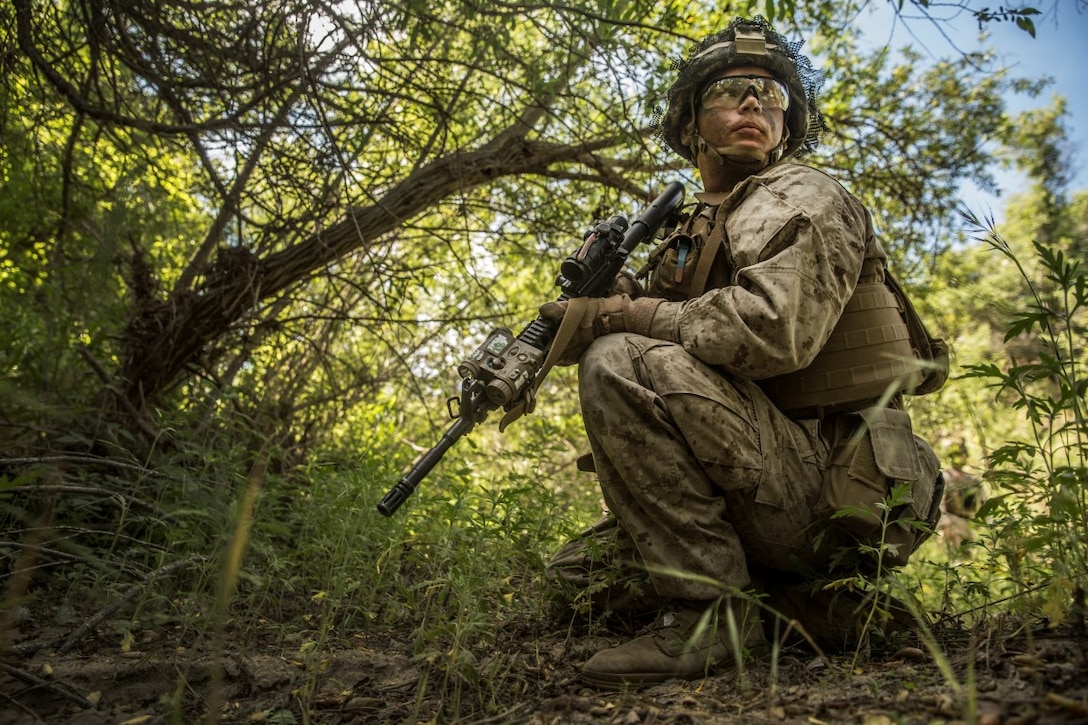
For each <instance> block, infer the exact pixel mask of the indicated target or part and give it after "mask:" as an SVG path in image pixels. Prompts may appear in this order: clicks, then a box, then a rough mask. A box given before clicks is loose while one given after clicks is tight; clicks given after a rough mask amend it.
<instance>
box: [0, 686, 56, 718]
mask: <svg viewBox="0 0 1088 725" xmlns="http://www.w3.org/2000/svg"><path fill="white" fill-rule="evenodd" d="M0 697H2V698H4V699H5V700H7V701H8V702H10V703H11V704H12V705H13V706H14V707H17V708H19V709H20V710H22V711H23V712H25V713H26V714H27V715H29V716H30V717H32V718H34V722H45V720H42V719H41V718H40V717H39V716H38V713H36V712H34V711H33V710H31V709H30V708H29V707H27V706H26V705H24V704H23V703H21V702H19V701H18V700H16V699H15V698H14V697H12V696H11V695H9V694H7V693H6V692H0Z"/></svg>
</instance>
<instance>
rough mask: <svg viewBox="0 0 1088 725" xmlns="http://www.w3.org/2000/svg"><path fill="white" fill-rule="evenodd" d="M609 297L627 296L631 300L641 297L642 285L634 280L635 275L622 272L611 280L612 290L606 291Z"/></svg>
mask: <svg viewBox="0 0 1088 725" xmlns="http://www.w3.org/2000/svg"><path fill="white" fill-rule="evenodd" d="M608 294H610V295H627V296H628V297H630V298H631V299H633V300H637V299H638V298H639V297H641V296H642V285H641V284H639V281H638V280H637V279H635V275H633V274H631V273H630V272H628V271H626V270H624V271H621V272H619V273H618V274H617V275H616V278H615V279H614V280H612V288H611V289H609V290H608Z"/></svg>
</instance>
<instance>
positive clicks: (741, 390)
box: [552, 334, 829, 600]
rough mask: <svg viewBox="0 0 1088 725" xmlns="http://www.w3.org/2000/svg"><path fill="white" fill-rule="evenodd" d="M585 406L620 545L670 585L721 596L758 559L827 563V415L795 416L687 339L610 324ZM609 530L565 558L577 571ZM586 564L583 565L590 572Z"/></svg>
mask: <svg viewBox="0 0 1088 725" xmlns="http://www.w3.org/2000/svg"><path fill="white" fill-rule="evenodd" d="M579 391H580V396H581V403H582V415H583V418H584V421H585V427H586V432H587V434H588V436H589V441H590V447H591V450H592V453H593V459H594V465H595V468H596V471H597V476H598V479H599V480H600V485H601V491H602V494H603V496H604V500H605V502H606V504H607V505H608V508H609V510H610V511H611V512H612V513H613V514H614V515H615V517H616V518H617V519H618V520H619V522H620V528H619V529H618V530H616V531H615V532H613V531H611V530H610V531H608V533H607V535H608V536H609V537H618V539H617V540H614V541H613V542H612V543H613V544H615V546H614V549H613V551H612V552H611V555H612V556H619V557H622V558H624V559H626V561H625V562H624V563H623V565H624V566H627V567H628V570H629V571H630V572H636V571H637V572H639V574H638V575H637V576H636V577H635V578H643V579H644V578H645V577H646V576H648V577H649V581H650V583H651V585H652V588H653V590H654V592H653V593H655V594H656V595H657V596H659V597H667V598H679V599H698V600H708V599H714V598H715V597H717V596H719V595H720V594H721V593H722V592H723V591H726V590H732V589H744V588H746V587H748V586H749V585H750V584H751V576H750V573H749V570H748V562H749V561H751V562H753V563H755V564H758V565H762V566H766V567H769V568H771V569H775V570H779V571H800V570H803V569H806V568H809V567H814V566H819V565H820V564H821V561H820V559H821V558H822V557H823V556H824V555H820V554H818V553H817V552H816V551H815V550H814V546H813V543H812V536H813V533H812V527H813V525H814V524H816V523H817V519H818V517H817V513H816V508H817V506H816V504H817V499H818V497H819V493H820V487H821V481H822V478H823V472H824V469H825V468H826V467H827V465H828V458H829V451H828V446H827V443H826V442H825V440H824V439H823V437H822V436H821V435H820V430H819V422H818V421H816V420H809V421H793V420H791V419H789V418H788V417H786V416H785V415H784V414H782V413H781V412H780V411H779V410H778V409H777V408H776V407H775V406H774V405H772V404H771V403H770V401H769V400H767V398H766V397H765V396H764V395H763V393H762V392H761V391H760V389H759V388H758V386H756V385H755V384H754V383H752V382H751V381H748V380H743V379H739V378H733V377H730V376H728V375H725V374H723V373H721V372H720V371H718V370H715V369H713V368H711V367H709V366H707V365H705V364H703V363H701V362H700V361H699V360H697V359H695V358H694V357H692V356H691V355H690V354H688V353H687V352H686V351H685V350H684V349H683V348H682V347H681V346H679V345H676V344H673V343H669V342H664V341H661V340H654V339H650V338H646V337H641V336H638V335H629V334H615V335H607V336H604V337H601V338H599V339H597V340H596V341H594V343H593V344H592V346H591V347H590V348H589V350H588V351H587V352H586V354H585V355H584V356H583V357H582V360H581V363H580V367H579ZM600 533H603V532H598V535H592V534H590V535H588V536H587V537H585V538H583V539H580V540H577V541H575V542H572V543H571V544H569V545H568V546H567V547H565V548H564V549H563V550H561V551H560V552H559V553H558V554H557V556H556V557H555V558H554V559H553V561H552V570H553V574H557V575H558V576H559V577H560V578H566V579H568V581H571V583H573V579H577V578H578V577H579V576H581V573H584V572H586V571H587V570H588V569H590V568H592V567H593V566H594V564H592V563H591V562H590V560H591V559H593V558H594V556H596V555H597V554H595V553H594V552H591V551H588V548H587V547H589V546H590V545H591V544H590V542H591V541H592V542H593V544H592V545H593V546H596V544H597V543H598V542H599V540H600V536H599V534H600ZM580 572H581V573H580Z"/></svg>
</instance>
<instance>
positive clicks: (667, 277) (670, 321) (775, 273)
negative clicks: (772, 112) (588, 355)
mask: <svg viewBox="0 0 1088 725" xmlns="http://www.w3.org/2000/svg"><path fill="white" fill-rule="evenodd" d="M697 196H698V197H699V199H700V205H699V207H697V208H696V211H695V213H694V214H693V215H692V217H691V218H690V219H689V220H688V221H687V222H686V223H685V224H684V225H683V226H682V228H681V229H679V230H678V231H677V232H675V233H674V234H672V235H671V236H670V237H669V238H668V239H666V240H665V241H664V242H663V243H662V245H661V246H659V247H658V248H657V249H656V250H655V251H654V253H653V254H652V255H651V261H650V264H649V283H648V289H647V294H649V295H651V296H658V297H665V298H666V300H667V301H666V302H664V303H662V304H661V305H660V306H659V307H658V308H657V311H656V313H655V315H654V319H653V327H652V331H651V334H652V336H653V337H657V338H660V339H666V340H672V341H674V342H678V343H680V344H681V345H683V347H684V348H685V349H686V350H687V351H688V352H689V353H690V354H692V355H693V356H694V357H696V358H698V359H699V360H702V361H703V362H705V363H707V364H710V365H715V366H720V367H721V368H722V369H724V370H726V371H728V372H730V373H733V374H735V375H738V376H741V377H744V378H748V379H750V380H762V379H765V378H769V377H772V376H776V375H781V374H784V373H788V372H791V371H794V370H799V369H801V368H804V367H805V366H807V365H808V364H809V363H810V362H811V361H812V360H813V358H814V357H815V356H816V354H817V353H818V352H819V351H820V349H821V347H823V345H824V343H825V342H826V341H827V339H828V336H829V335H830V334H831V332H832V329H833V328H834V327H835V324H836V322H837V321H838V319H839V317H840V315H841V314H842V311H843V308H844V306H845V305H846V303H847V301H848V300H849V299H850V296H851V294H852V293H853V291H854V287H855V285H856V284H857V282H858V279H859V276H860V275H861V271H862V263H863V261H864V260H865V259H867V258H869V259H874V260H879V261H880V262H881V265H880V266H881V268H882V266H883V265H882V262H883V260H884V258H885V254H884V250H883V248H882V247H881V246H880V243H879V241H878V240H877V239H876V236H875V234H874V232H873V225H872V219H871V217H870V215H869V212H868V210H866V209H865V207H864V206H862V204H861V203H860V202H859V201H858V200H857V199H855V198H854V197H853V196H852V195H851V194H850V193H849V192H848V191H847V190H846V189H845V188H843V186H842V185H841V184H839V183H838V182H837V181H835V180H834V179H833V178H831V177H830V176H828V175H827V174H825V173H823V172H821V171H818V170H816V169H813V168H811V167H808V166H803V165H800V164H794V163H781V164H777V165H774V166H771V167H769V168H767V169H765V170H764V171H763V172H761V173H759V174H757V175H754V176H751V177H749V178H748V179H746V180H745V181H743V182H741V183H740V184H738V185H737V186H736V187H735V188H734V189H733V190H732V191H731V192H729V193H726V194H705V193H704V194H699V195H697ZM707 251H709V252H710V254H711V255H712V263H711V264H707V261H706V260H705V259H704V260H703V264H704V271H703V272H702V277H703V278H705V286H704V289H705V291H702V292H701V293H697V290H695V289H693V288H691V287H690V286H688V285H686V284H684V283H683V282H684V280H685V279H687V280H689V281H690V280H691V278H692V277H693V276H697V273H696V270H697V268H698V266H699V264H698V260H699V257H700V253H703V252H707ZM696 286H701V285H700V284H699V283H696Z"/></svg>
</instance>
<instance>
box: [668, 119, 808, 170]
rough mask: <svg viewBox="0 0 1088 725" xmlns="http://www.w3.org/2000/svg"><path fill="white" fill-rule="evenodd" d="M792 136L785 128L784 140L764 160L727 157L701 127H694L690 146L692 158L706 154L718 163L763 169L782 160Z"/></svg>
mask: <svg viewBox="0 0 1088 725" xmlns="http://www.w3.org/2000/svg"><path fill="white" fill-rule="evenodd" d="M789 137H790V132H789V129H783V132H782V140H781V141H780V142H779V143H778V145H777V146H775V147H774V148H773V149H771V152H770V153H769V154H767V157H766V158H765V159H764V160H763V161H754V160H752V159H743V158H736V157H731V156H730V157H726V156H723V155H722V152H721V150H719V149H716V148H714V147H713V146H711V145H710V144H708V143H707V142H706V139H705V138H703V137H702V135H701V134H700V133H699V129H697V128H696V129H692V131H691V142H690V143H689V145H688V148H690V149H691V158H692V159H693V160H694V159H697V158H699V154H704V155H705V156H707V157H708V158H710V159H711V160H712V161H714V162H715V163H718V164H725V163H726V162H727V161H728V162H729V163H732V164H736V165H738V166H751V167H752V168H753V169H755V171H761V170H763V169H765V168H767V167H768V166H770V165H771V164H777V163H778V162H779V161H781V160H782V156H783V154H784V153H785V151H786V141H787V140H788V139H789Z"/></svg>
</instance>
